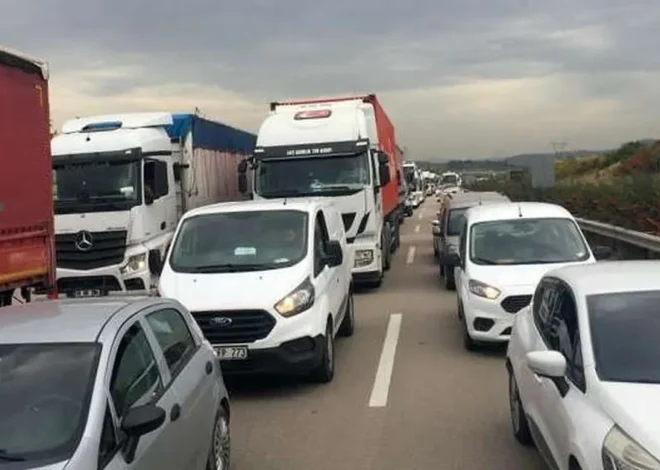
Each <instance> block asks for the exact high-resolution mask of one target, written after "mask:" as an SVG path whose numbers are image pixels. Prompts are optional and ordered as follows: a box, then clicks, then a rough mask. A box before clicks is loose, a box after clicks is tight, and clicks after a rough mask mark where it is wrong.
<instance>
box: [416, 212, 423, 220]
mask: <svg viewBox="0 0 660 470" xmlns="http://www.w3.org/2000/svg"><path fill="white" fill-rule="evenodd" d="M417 218H418V219H419V220H422V219H423V218H424V212H420V213H419V217H417Z"/></svg>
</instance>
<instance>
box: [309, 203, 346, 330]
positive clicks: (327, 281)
mask: <svg viewBox="0 0 660 470" xmlns="http://www.w3.org/2000/svg"><path fill="white" fill-rule="evenodd" d="M328 241H330V239H329V236H328V229H327V225H326V223H325V217H324V215H323V211H319V212H318V213H317V214H316V220H315V222H314V289H315V290H316V295H317V296H318V297H319V298H321V299H323V300H324V301H325V302H327V305H328V307H329V308H330V313H331V314H332V317H333V324H334V325H335V328H336V327H337V326H338V321H337V318H338V317H337V316H338V314H339V304H340V303H341V300H340V299H339V296H338V293H339V287H338V281H339V279H338V276H337V268H336V267H335V268H330V267H329V266H328V264H327V263H326V262H325V257H326V256H327V246H328Z"/></svg>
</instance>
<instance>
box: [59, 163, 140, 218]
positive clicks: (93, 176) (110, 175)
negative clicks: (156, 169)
mask: <svg viewBox="0 0 660 470" xmlns="http://www.w3.org/2000/svg"><path fill="white" fill-rule="evenodd" d="M140 187H141V185H140V163H139V162H137V161H115V162H107V161H106V162H77V163H72V164H66V165H57V164H56V165H55V166H54V168H53V199H54V201H55V213H57V214H62V213H71V212H82V211H84V212H100V211H109V210H126V209H129V208H131V207H133V206H134V205H137V204H139V203H140V201H141V197H140Z"/></svg>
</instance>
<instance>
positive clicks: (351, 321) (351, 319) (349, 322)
mask: <svg viewBox="0 0 660 470" xmlns="http://www.w3.org/2000/svg"><path fill="white" fill-rule="evenodd" d="M354 331H355V302H354V299H353V289H351V290H350V292H349V293H348V303H347V304H346V314H345V315H344V319H343V320H342V321H341V326H340V327H339V334H340V335H341V336H343V337H346V338H347V337H349V336H353V332H354Z"/></svg>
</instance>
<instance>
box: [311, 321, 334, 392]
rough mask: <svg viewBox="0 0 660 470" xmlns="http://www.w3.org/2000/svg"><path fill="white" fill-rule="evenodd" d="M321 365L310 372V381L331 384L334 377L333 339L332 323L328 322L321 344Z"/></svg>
mask: <svg viewBox="0 0 660 470" xmlns="http://www.w3.org/2000/svg"><path fill="white" fill-rule="evenodd" d="M321 347H322V348H323V352H322V353H321V354H322V355H321V364H319V365H318V367H317V368H316V369H314V372H312V379H313V380H314V382H318V383H328V382H332V379H333V378H334V376H335V339H334V337H333V332H332V321H331V320H328V324H327V326H326V327H325V336H324V337H323V341H322V344H321Z"/></svg>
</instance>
